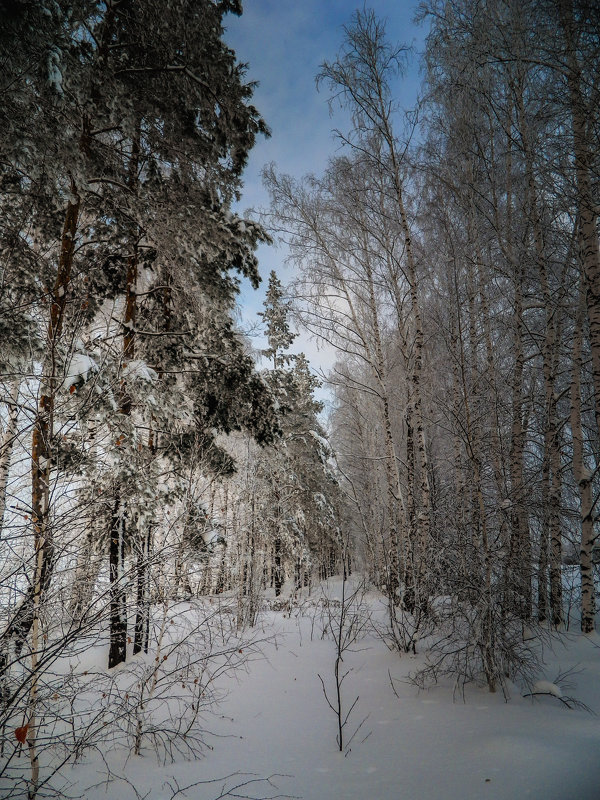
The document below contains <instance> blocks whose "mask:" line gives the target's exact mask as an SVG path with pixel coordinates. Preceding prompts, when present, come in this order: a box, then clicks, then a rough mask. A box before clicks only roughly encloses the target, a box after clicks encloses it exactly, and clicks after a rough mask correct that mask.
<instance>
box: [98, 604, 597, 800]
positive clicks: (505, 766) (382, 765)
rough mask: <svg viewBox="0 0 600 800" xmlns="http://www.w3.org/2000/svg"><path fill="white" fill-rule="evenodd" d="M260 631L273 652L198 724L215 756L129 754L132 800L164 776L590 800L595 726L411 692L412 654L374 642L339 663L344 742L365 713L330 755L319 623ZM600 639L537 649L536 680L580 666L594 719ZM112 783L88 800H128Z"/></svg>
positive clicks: (312, 793)
mask: <svg viewBox="0 0 600 800" xmlns="http://www.w3.org/2000/svg"><path fill="white" fill-rule="evenodd" d="M262 624H263V626H264V630H265V635H268V634H270V633H272V632H273V630H278V631H279V636H278V643H277V645H273V644H269V645H267V647H266V649H265V657H264V659H257V660H255V661H253V662H252V664H251V665H250V668H249V671H248V672H247V673H246V672H242V673H238V674H237V676H236V679H235V680H234V681H233V682H232V685H231V686H230V687H229V688H230V692H229V696H228V698H227V700H226V701H225V702H224V703H223V704H222V706H221V707H220V709H219V711H220V715H221V716H220V717H219V718H218V719H216V720H210V719H209V720H207V728H209V729H210V730H211V731H212V732H213V733H214V734H215V735H212V736H211V737H210V739H209V741H210V744H211V746H212V748H213V749H212V750H211V751H209V752H208V754H207V757H206V758H205V759H204V760H202V761H199V762H196V763H183V764H177V765H169V766H165V767H162V768H161V767H158V766H157V765H156V763H155V762H154V761H153V760H152V758H151V757H150V756H147V757H145V758H144V759H139V758H138V759H135V758H133V757H132V758H130V759H129V761H128V763H127V766H126V775H127V777H128V779H129V780H130V781H131V782H132V784H133V785H134V786H135V788H136V790H137V792H138V796H141V797H144V796H146V793H148V794H147V797H148V800H163V798H165V799H166V798H170V797H171V796H172V791H171V790H170V789H169V788H168V787H167V785H166V781H169V782H170V783H171V786H175V783H174V780H173V779H175V780H176V781H177V785H178V786H179V787H182V788H183V787H186V786H190V785H191V784H193V783H195V782H196V781H202V780H207V779H211V778H215V777H218V776H224V775H228V774H230V773H233V772H240V773H251V774H252V775H253V776H256V777H267V776H270V775H274V774H277V775H279V776H280V777H276V778H275V779H274V782H275V784H276V786H277V789H278V790H279V792H280V793H281V794H282V795H287V796H295V797H302V798H304V800H341V798H343V799H344V800H395V799H396V798H398V799H399V800H400V799H401V800H518V799H519V798H531V800H580V799H581V800H583V798H585V800H596V798H600V759H599V758H598V754H599V753H600V721H599V719H598V718H597V717H595V716H593V715H591V714H588V713H586V712H585V711H581V710H569V709H567V708H566V707H565V706H563V705H562V704H561V703H560V701H559V700H557V699H556V698H553V697H540V698H536V699H535V700H534V701H532V700H530V699H525V698H521V697H519V696H514V697H512V699H511V700H510V702H508V703H506V702H505V701H504V698H503V697H502V694H501V693H499V694H496V695H490V694H489V693H488V692H487V691H485V690H484V689H477V688H474V687H471V688H469V689H468V692H467V696H466V702H465V703H463V702H462V700H461V701H458V702H453V699H452V692H451V690H450V689H449V688H448V687H447V686H438V687H436V688H433V689H431V690H428V691H426V692H418V691H417V689H416V688H415V687H414V686H413V685H410V684H408V683H405V682H403V680H402V679H403V678H404V677H405V676H406V675H407V674H408V673H409V672H410V671H411V670H414V669H415V667H416V666H418V663H419V658H418V657H416V658H415V657H410V656H407V655H405V656H402V657H401V658H399V657H398V655H397V654H394V653H392V652H390V651H389V650H388V649H387V648H386V647H385V645H384V644H383V642H382V641H381V640H379V639H376V638H368V639H366V640H363V641H362V642H361V643H360V645H359V648H358V651H357V652H353V653H351V654H348V655H347V656H346V660H345V664H346V666H347V667H352V672H351V673H350V674H349V675H348V678H347V680H346V682H345V684H344V698H345V702H346V707H348V706H349V704H350V703H351V702H352V701H353V700H354V698H355V697H356V696H357V695H358V696H359V697H360V699H359V701H358V703H357V706H356V708H355V709H354V711H353V714H352V716H351V718H350V721H349V723H348V735H350V734H351V733H352V732H353V730H354V729H355V727H356V726H357V725H358V723H359V722H360V721H361V720H362V719H363V718H364V717H366V716H367V715H368V718H367V719H366V721H365V722H364V724H363V726H362V728H361V729H360V731H359V734H358V735H357V736H356V738H355V740H354V742H353V743H352V747H351V752H350V753H349V754H348V755H347V756H346V757H345V756H344V755H343V754H341V753H340V752H339V751H338V750H337V745H336V741H335V734H336V721H335V717H334V715H333V713H332V712H331V710H330V709H329V708H328V707H327V704H326V702H325V699H324V697H323V692H322V688H321V684H320V681H319V678H318V674H319V673H320V674H321V675H322V676H323V678H324V680H325V682H326V684H327V685H328V686H332V683H331V680H332V675H333V663H334V649H333V644H332V642H331V641H330V640H322V639H321V638H320V629H319V628H318V626H316V627H315V628H314V638H313V639H312V640H311V636H310V632H311V621H310V619H309V618H303V619H299V620H298V619H294V618H292V619H287V618H284V617H283V616H282V614H281V613H277V614H275V613H272V612H269V613H268V614H266V615H265V617H264V618H263V622H262ZM300 632H301V633H302V635H301V636H300ZM599 644H600V641H599V640H598V638H597V637H596V638H592V639H585V638H583V637H576V636H574V637H572V640H571V641H569V642H568V643H567V646H566V647H564V648H563V647H562V645H561V646H559V648H558V649H557V652H556V653H555V654H553V653H550V652H549V653H547V657H546V662H547V663H546V674H545V675H542V676H540V678H547V679H549V680H551V679H552V677H553V676H554V675H556V674H557V673H558V672H559V671H561V670H565V669H567V668H571V667H575V666H576V665H577V668H578V670H581V671H580V672H578V674H577V675H576V676H575V681H576V687H575V688H574V690H573V691H572V692H571V694H573V695H574V696H575V697H577V698H578V699H579V700H581V701H583V702H585V703H586V704H587V705H589V706H590V707H591V708H592V709H594V710H596V711H600V649H598V645H599ZM388 670H389V671H390V673H391V674H392V675H393V676H394V679H395V681H394V686H395V689H396V693H397V694H398V697H397V696H396V695H395V694H394V692H393V691H392V688H391V685H390V681H389V677H388ZM365 737H366V738H365ZM363 740H364V741H363ZM113 766H115V767H116V765H115V764H113ZM234 782H235V781H234ZM116 787H117V784H114V783H113V784H111V785H109V786H108V787H107V788H106V790H105V788H98V789H96V790H95V791H94V792H92V793H88V794H87V798H88V800H97V798H101V797H103V798H106V797H110V798H112V797H117V796H118V797H119V798H120V800H128V798H129V796H131V797H132V798H133V797H135V792H133V790H131V788H128V787H127V786H122V785H120V784H119V786H118V789H117V788H116ZM220 790H221V784H210V785H204V786H198V785H196V786H195V787H193V788H190V789H189V790H187V791H185V793H182V794H180V795H178V797H188V798H193V799H194V800H211V799H212V798H215V797H217V796H218V795H219V791H220ZM246 792H247V796H250V797H256V798H259V797H272V796H275V795H277V790H276V789H274V788H272V787H269V786H266V785H265V784H261V783H256V784H253V785H251V786H249V787H247V789H242V790H240V796H246ZM129 793H130V794H129Z"/></svg>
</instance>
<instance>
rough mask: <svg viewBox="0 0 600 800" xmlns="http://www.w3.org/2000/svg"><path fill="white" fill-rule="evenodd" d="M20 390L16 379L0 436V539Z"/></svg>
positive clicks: (15, 432)
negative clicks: (4, 425) (0, 437)
mask: <svg viewBox="0 0 600 800" xmlns="http://www.w3.org/2000/svg"><path fill="white" fill-rule="evenodd" d="M20 388H21V380H20V379H17V380H15V381H13V384H12V387H11V391H10V400H8V401H7V406H8V418H7V420H6V428H5V429H4V433H3V435H2V444H0V537H1V535H2V529H3V526H4V512H5V511H6V487H7V484H8V473H9V471H10V457H11V455H12V451H13V447H14V444H15V440H16V438H17V421H18V418H19V406H18V402H19V389H20Z"/></svg>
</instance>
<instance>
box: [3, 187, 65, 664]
mask: <svg viewBox="0 0 600 800" xmlns="http://www.w3.org/2000/svg"><path fill="white" fill-rule="evenodd" d="M72 192H73V195H74V197H75V199H74V201H73V202H71V201H70V202H69V203H68V205H67V210H66V213H65V222H64V226H63V232H62V238H61V249H60V258H59V262H58V271H57V275H56V281H55V284H54V292H53V295H52V305H51V307H50V319H49V322H48V331H47V336H46V347H47V351H46V357H45V359H44V365H43V369H42V379H41V383H40V400H39V409H38V413H37V416H36V419H35V422H34V425H33V432H32V445H31V512H32V514H31V516H32V526H33V540H34V551H35V561H34V564H35V566H34V574H33V577H32V579H31V581H30V584H29V588H28V589H27V591H26V592H25V595H24V597H23V599H22V601H21V604H20V605H19V607H18V608H17V610H16V612H15V614H14V615H13V618H12V619H11V621H10V622H9V624H8V626H7V628H6V629H5V631H4V633H3V634H2V639H3V640H4V641H5V642H7V641H8V640H10V639H13V640H14V642H15V649H16V651H17V654H18V653H20V652H21V649H22V647H23V645H24V644H25V641H26V639H27V636H28V635H29V632H30V631H31V628H32V626H33V624H34V621H35V620H37V619H38V615H39V609H40V604H41V602H42V600H43V598H44V596H45V595H46V593H47V591H48V588H49V586H50V580H51V576H52V570H53V568H54V538H53V533H52V529H51V526H50V470H51V464H52V455H53V454H52V436H53V425H54V405H55V397H56V392H57V391H58V386H59V366H60V365H59V358H58V346H59V343H60V338H61V334H62V329H63V324H64V319H65V313H66V305H67V296H68V290H69V283H70V280H71V270H72V266H73V253H74V249H75V233H76V231H77V223H78V220H79V206H80V201H79V197H78V196H77V195H76V190H75V186H72ZM3 649H4V648H3ZM1 667H2V664H0V670H1Z"/></svg>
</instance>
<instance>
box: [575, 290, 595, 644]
mask: <svg viewBox="0 0 600 800" xmlns="http://www.w3.org/2000/svg"><path fill="white" fill-rule="evenodd" d="M580 296H581V300H580V305H579V312H578V314H577V319H576V321H575V331H574V335H573V367H572V371H571V418H570V421H571V432H572V435H573V475H574V477H575V482H576V483H577V489H578V492H579V514H580V518H581V545H580V560H579V569H580V575H581V632H582V633H592V632H593V631H594V629H595V613H596V596H595V591H594V572H593V564H592V547H593V544H594V516H593V500H592V474H591V471H590V470H589V469H588V468H587V466H586V463H585V451H584V438H583V425H582V419H581V417H582V413H581V412H582V409H581V405H582V403H581V373H582V371H583V359H582V350H583V316H584V313H585V290H584V289H583V285H582V289H581V292H580Z"/></svg>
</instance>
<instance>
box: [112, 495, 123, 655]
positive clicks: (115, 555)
mask: <svg viewBox="0 0 600 800" xmlns="http://www.w3.org/2000/svg"><path fill="white" fill-rule="evenodd" d="M125 511H126V510H125V504H124V503H123V501H122V499H121V497H120V495H119V493H118V491H117V498H116V500H115V507H114V511H113V515H112V520H111V526H110V539H109V552H108V558H109V582H110V647H109V652H108V668H109V669H111V668H112V667H116V666H117V665H118V664H121V663H122V662H124V661H125V659H126V658H127V592H126V588H125V587H126V582H125Z"/></svg>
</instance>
